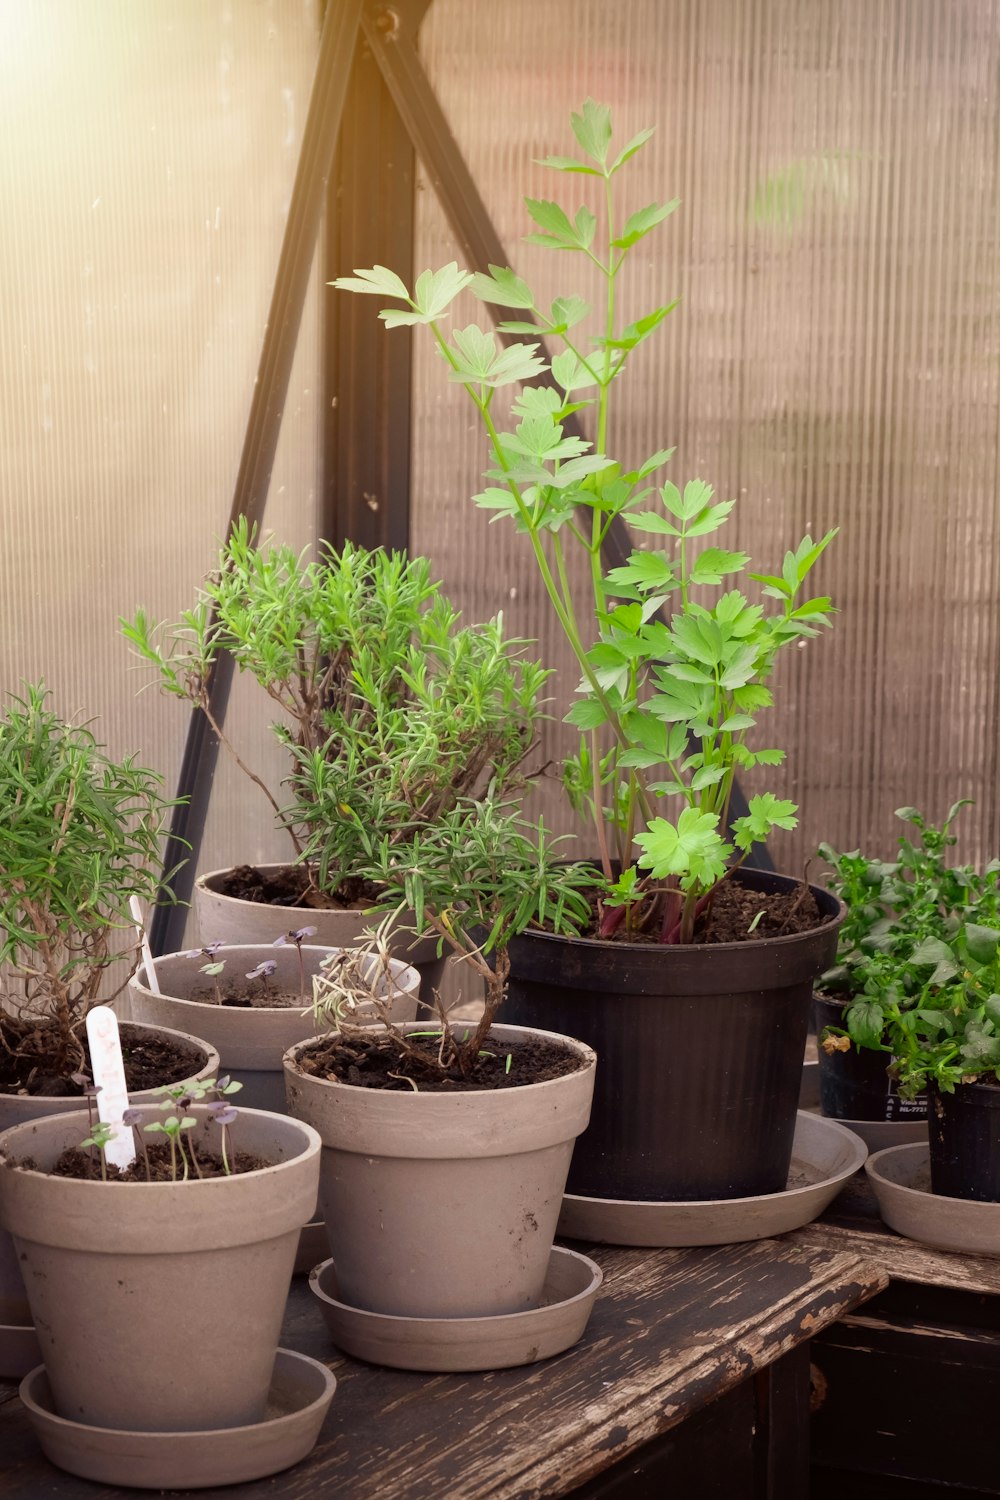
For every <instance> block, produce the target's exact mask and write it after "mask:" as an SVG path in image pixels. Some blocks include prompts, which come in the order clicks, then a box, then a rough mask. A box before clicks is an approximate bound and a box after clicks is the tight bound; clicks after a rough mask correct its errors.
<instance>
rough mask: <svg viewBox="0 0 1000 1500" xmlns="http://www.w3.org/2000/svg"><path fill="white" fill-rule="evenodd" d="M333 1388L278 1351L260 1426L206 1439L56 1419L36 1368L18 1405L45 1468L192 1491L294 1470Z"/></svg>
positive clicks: (324, 1372) (219, 1431)
mask: <svg viewBox="0 0 1000 1500" xmlns="http://www.w3.org/2000/svg"><path fill="white" fill-rule="evenodd" d="M335 1388H336V1381H335V1380H334V1378H333V1376H332V1375H331V1374H330V1371H329V1370H328V1369H327V1368H326V1366H325V1365H322V1364H320V1363H319V1361H318V1360H315V1359H309V1358H307V1356H306V1355H304V1354H295V1353H293V1352H292V1351H291V1350H290V1349H279V1350H278V1353H277V1357H276V1359H275V1362H274V1376H273V1378H272V1382H271V1391H270V1395H269V1396H268V1402H267V1409H266V1410H267V1414H266V1416H265V1418H264V1420H263V1421H262V1422H253V1423H251V1424H249V1425H248V1426H244V1427H226V1428H216V1429H214V1430H213V1431H210V1432H126V1431H121V1430H119V1429H117V1428H109V1427H91V1426H88V1425H86V1424H84V1423H82V1422H69V1421H67V1420H66V1418H65V1417H60V1416H57V1415H56V1413H55V1411H54V1410H53V1406H52V1394H51V1392H50V1390H49V1382H48V1379H47V1378H46V1374H45V1366H44V1365H39V1366H38V1368H37V1369H35V1370H32V1371H31V1373H30V1374H28V1375H26V1376H25V1377H24V1379H23V1380H22V1381H21V1400H22V1401H23V1402H24V1405H25V1407H26V1409H27V1412H28V1419H29V1421H30V1422H31V1425H32V1427H33V1428H34V1431H35V1435H36V1437H37V1438H38V1441H39V1442H40V1443H41V1445H42V1452H43V1453H44V1454H45V1457H46V1458H47V1459H48V1460H49V1461H50V1463H53V1464H55V1465H56V1466H57V1467H58V1468H60V1469H66V1470H67V1471H68V1472H69V1473H70V1474H78V1475H79V1476H80V1477H81V1478H82V1479H96V1480H97V1481H99V1482H100V1483H102V1484H112V1485H122V1486H128V1487H134V1488H137V1489H146V1490H163V1489H169V1490H197V1489H207V1488H208V1487H209V1486H210V1485H217V1484H242V1483H244V1482H245V1481H246V1480H250V1479H263V1478H265V1477H266V1476H267V1475H269V1474H277V1473H279V1472H280V1471H281V1470H282V1469H288V1468H290V1467H291V1465H292V1464H297V1463H298V1462H299V1460H300V1459H303V1458H305V1456H306V1454H307V1453H309V1452H310V1451H311V1449H312V1448H313V1447H314V1446H315V1444H316V1439H317V1438H318V1437H319V1430H320V1428H321V1427H322V1425H323V1418H324V1417H325V1416H326V1413H327V1409H328V1407H329V1405H330V1402H331V1401H332V1400H333V1393H334V1389H335Z"/></svg>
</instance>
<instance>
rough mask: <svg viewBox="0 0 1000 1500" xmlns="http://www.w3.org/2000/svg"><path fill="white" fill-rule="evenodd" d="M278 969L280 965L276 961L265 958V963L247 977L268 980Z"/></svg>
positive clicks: (251, 971) (252, 970)
mask: <svg viewBox="0 0 1000 1500" xmlns="http://www.w3.org/2000/svg"><path fill="white" fill-rule="evenodd" d="M277 967H278V963H277V960H276V959H273V958H265V960H264V962H263V963H260V964H258V965H257V967H256V969H251V970H250V972H249V974H248V975H247V976H246V977H247V978H248V979H267V978H269V977H270V975H272V974H273V973H274V971H275V969H276V968H277Z"/></svg>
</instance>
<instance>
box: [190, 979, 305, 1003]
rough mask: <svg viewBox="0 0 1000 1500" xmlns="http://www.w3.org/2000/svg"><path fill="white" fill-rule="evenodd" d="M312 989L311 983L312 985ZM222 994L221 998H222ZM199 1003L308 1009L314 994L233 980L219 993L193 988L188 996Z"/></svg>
mask: <svg viewBox="0 0 1000 1500" xmlns="http://www.w3.org/2000/svg"><path fill="white" fill-rule="evenodd" d="M310 991H311V985H310ZM220 996H221V998H220ZM188 998H189V999H191V1000H197V1002H198V1004H199V1005H226V1006H236V1007H237V1008H238V1009H240V1010H307V1009H309V1008H311V1006H312V994H311V993H308V994H305V995H303V994H300V992H299V991H298V990H277V989H274V988H273V987H272V988H269V989H262V988H261V986H260V983H259V982H258V981H257V980H254V981H252V983H249V984H248V983H247V982H246V981H239V980H233V982H232V983H231V984H229V985H226V984H222V985H220V988H219V994H216V992H215V990H214V989H212V988H209V989H204V988H199V989H196V990H192V991H191V994H190V995H189V996H188Z"/></svg>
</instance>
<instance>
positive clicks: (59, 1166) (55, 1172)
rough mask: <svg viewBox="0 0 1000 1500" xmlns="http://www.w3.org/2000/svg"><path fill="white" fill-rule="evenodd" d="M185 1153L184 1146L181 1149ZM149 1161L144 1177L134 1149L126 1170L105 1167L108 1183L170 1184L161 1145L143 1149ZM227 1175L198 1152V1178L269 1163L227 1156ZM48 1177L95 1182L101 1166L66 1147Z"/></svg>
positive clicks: (166, 1150)
mask: <svg viewBox="0 0 1000 1500" xmlns="http://www.w3.org/2000/svg"><path fill="white" fill-rule="evenodd" d="M185 1149H187V1146H186V1145H185ZM146 1152H147V1155H148V1157H149V1176H148V1177H147V1176H146V1160H145V1158H144V1156H143V1153H142V1148H141V1147H138V1148H137V1152H136V1158H135V1161H134V1162H133V1163H132V1165H131V1166H130V1167H124V1168H119V1167H115V1166H111V1165H110V1163H109V1165H108V1167H107V1180H108V1182H173V1181H174V1180H175V1177H174V1173H173V1171H172V1170H171V1166H170V1147H169V1146H164V1145H154V1146H147V1148H146ZM228 1156H229V1172H228V1173H227V1172H226V1168H225V1165H224V1163H223V1160H222V1157H221V1156H218V1155H216V1154H215V1153H214V1152H203V1151H199V1152H198V1166H199V1167H200V1168H201V1175H202V1177H226V1176H238V1175H239V1174H240V1173H241V1172H256V1171H258V1170H259V1169H260V1168H261V1167H269V1166H270V1165H271V1163H270V1162H269V1161H265V1160H264V1158H263V1157H261V1156H251V1155H250V1153H249V1152H247V1151H237V1152H232V1151H229V1152H228ZM18 1165H19V1166H22V1167H29V1168H31V1169H32V1170H33V1171H36V1172H37V1171H38V1167H37V1166H35V1165H34V1164H33V1163H32V1162H31V1161H30V1160H25V1161H23V1162H19V1163H18ZM182 1172H183V1169H182V1168H181V1167H178V1169H177V1175H178V1176H181V1175H182ZM188 1173H189V1180H190V1179H192V1178H194V1179H197V1173H196V1172H195V1170H194V1168H193V1167H190V1166H189V1167H188ZM47 1175H48V1176H49V1177H78V1178H99V1177H100V1175H101V1163H100V1159H99V1157H98V1155H97V1152H96V1150H94V1151H90V1150H83V1151H81V1150H79V1149H78V1148H76V1147H70V1149H69V1150H68V1151H64V1152H63V1154H62V1155H61V1156H60V1157H59V1158H58V1160H57V1161H56V1162H55V1163H54V1164H53V1165H52V1166H51V1167H50V1168H49V1171H48V1173H47Z"/></svg>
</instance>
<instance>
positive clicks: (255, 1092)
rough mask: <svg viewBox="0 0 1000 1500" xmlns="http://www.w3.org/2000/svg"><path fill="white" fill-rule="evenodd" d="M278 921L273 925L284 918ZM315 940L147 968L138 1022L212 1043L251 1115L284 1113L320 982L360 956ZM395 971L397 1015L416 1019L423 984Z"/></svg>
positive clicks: (297, 934)
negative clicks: (290, 1071) (294, 1057)
mask: <svg viewBox="0 0 1000 1500" xmlns="http://www.w3.org/2000/svg"><path fill="white" fill-rule="evenodd" d="M271 915H272V920H273V919H274V918H275V917H276V915H277V914H276V913H274V912H273V910H272V912H271ZM272 930H273V928H272ZM313 936H314V933H313V930H312V928H311V927H300V928H297V929H295V930H293V931H291V932H280V933H279V934H278V935H277V937H276V938H275V939H274V941H273V942H271V943H239V944H233V945H226V944H223V943H219V942H210V943H207V944H206V946H205V947H204V948H189V949H185V950H184V951H183V952H181V953H168V954H164V955H163V956H162V957H160V958H157V959H154V960H153V961H152V962H153V966H154V969H155V973H154V974H153V975H150V973H149V961H148V960H147V962H146V963H144V964H142V965H140V967H139V969H138V970H137V971H136V973H135V974H134V975H133V976H132V979H131V981H130V983H129V998H130V1003H131V1008H132V1015H133V1017H135V1018H136V1019H139V1020H142V1021H147V1022H150V1023H153V1024H156V1025H164V1026H174V1027H179V1028H181V1029H186V1028H187V1027H190V1028H191V1029H192V1030H194V1031H196V1032H197V1033H198V1035H199V1036H202V1035H203V1036H205V1037H206V1038H207V1039H208V1040H209V1041H210V1042H211V1043H212V1045H213V1047H214V1048H215V1050H216V1052H217V1053H218V1056H219V1060H220V1066H221V1067H222V1068H223V1070H224V1071H225V1072H226V1073H228V1074H229V1075H230V1076H232V1077H233V1078H236V1079H237V1080H238V1081H239V1083H240V1084H241V1085H242V1087H243V1090H244V1093H243V1102H244V1103H245V1104H246V1105H247V1106H248V1107H249V1108H251V1109H269V1110H274V1111H276V1112H277V1113H279V1114H280V1113H283V1112H284V1109H285V1078H284V1073H283V1071H282V1065H281V1059H282V1056H283V1055H284V1053H285V1052H286V1051H287V1050H288V1048H289V1047H290V1046H291V1045H292V1044H293V1042H297V1041H302V1040H303V1039H304V1038H306V1037H309V1036H312V1035H313V1032H314V1030H315V1027H314V1025H313V1020H312V984H313V979H314V978H315V977H316V976H317V975H319V974H321V973H322V972H323V969H324V965H329V964H331V963H332V964H334V965H337V964H339V963H340V962H341V961H342V960H343V959H344V958H345V957H346V956H347V955H348V954H349V953H350V952H352V951H353V950H350V949H331V948H324V947H320V946H319V945H317V944H313V943H310V941H309V939H310V938H311V937H313ZM390 969H391V982H392V993H393V1003H394V1009H395V1014H396V1015H397V1017H399V1018H400V1019H404V1020H406V1019H412V1018H413V1017H415V1016H416V1014H417V1001H418V991H419V987H420V976H419V974H418V973H417V971H416V970H415V969H413V968H411V967H410V966H409V965H407V964H404V963H403V962H402V960H401V959H397V958H393V959H392V960H391V963H390ZM154 981H155V987H154ZM372 981H373V984H374V985H375V986H376V988H377V987H378V985H379V984H380V983H382V980H381V976H380V975H378V974H374V973H373V976H372ZM373 998H374V997H373Z"/></svg>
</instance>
